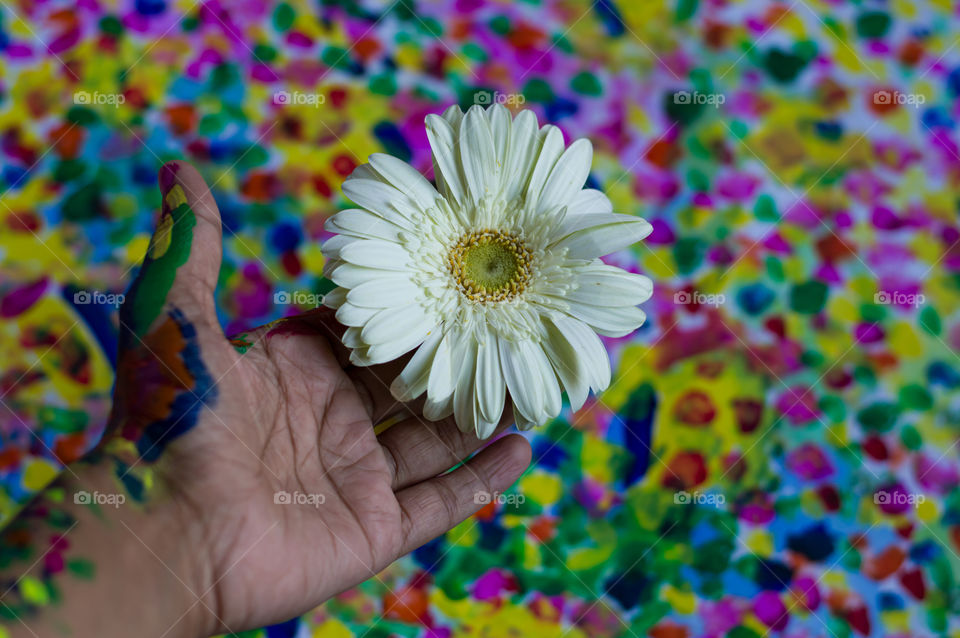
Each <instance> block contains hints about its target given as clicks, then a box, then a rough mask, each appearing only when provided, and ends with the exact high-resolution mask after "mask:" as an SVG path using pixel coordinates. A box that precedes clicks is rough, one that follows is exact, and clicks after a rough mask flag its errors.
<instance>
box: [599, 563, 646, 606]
mask: <svg viewBox="0 0 960 638" xmlns="http://www.w3.org/2000/svg"><path fill="white" fill-rule="evenodd" d="M649 583H650V579H649V578H647V577H646V576H645V575H644V574H643V572H642V571H640V570H631V571H629V572H626V573H623V574H614V575H612V576H611V577H610V578H608V579H607V581H606V583H604V592H606V593H607V595H609V596H610V597H611V598H613V599H614V600H616V601H617V602H618V603H620V606H621V607H622V608H623V609H633V608H634V607H636V606H637V605H638V604H639V603H640V600H641V597H642V596H643V592H644V589H645V588H646V587H647V586H648V585H649Z"/></svg>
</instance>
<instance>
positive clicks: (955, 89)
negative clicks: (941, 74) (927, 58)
mask: <svg viewBox="0 0 960 638" xmlns="http://www.w3.org/2000/svg"><path fill="white" fill-rule="evenodd" d="M947 91H948V92H949V93H950V95H952V96H953V97H957V96H958V95H960V67H957V68H956V69H954V70H953V71H950V75H948V76H947Z"/></svg>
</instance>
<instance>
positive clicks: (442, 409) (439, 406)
mask: <svg viewBox="0 0 960 638" xmlns="http://www.w3.org/2000/svg"><path fill="white" fill-rule="evenodd" d="M451 414H453V393H450V395H449V396H447V397H444V398H443V399H440V400H437V401H435V400H433V399H430V398H428V399H427V401H426V403H424V404H423V418H425V419H426V420H427V421H439V420H440V419H445V418H447V417H448V416H450V415H451Z"/></svg>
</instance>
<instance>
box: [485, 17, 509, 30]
mask: <svg viewBox="0 0 960 638" xmlns="http://www.w3.org/2000/svg"><path fill="white" fill-rule="evenodd" d="M488 24H489V25H490V30H491V31H493V32H494V33H496V34H497V35H507V34H508V33H510V18H508V17H507V16H495V17H493V18H491V20H490V22H489V23H488Z"/></svg>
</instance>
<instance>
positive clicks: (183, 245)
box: [121, 203, 197, 338]
mask: <svg viewBox="0 0 960 638" xmlns="http://www.w3.org/2000/svg"><path fill="white" fill-rule="evenodd" d="M170 216H171V217H172V218H173V224H172V225H171V227H170V230H169V232H170V235H171V236H170V245H169V246H168V247H167V251H166V252H165V253H163V254H162V255H161V256H159V257H158V258H156V259H151V258H150V256H149V254H148V255H147V257H146V259H145V260H144V262H143V266H142V267H141V268H140V274H139V275H138V276H137V279H136V281H135V282H134V283H133V286H132V287H131V289H130V293H129V294H128V295H127V300H126V301H125V303H124V304H123V308H122V309H121V312H122V315H121V316H122V317H123V319H124V322H125V323H126V324H127V326H126V327H127V328H129V329H130V330H132V331H133V333H134V334H135V335H137V336H138V337H140V338H143V337H144V335H146V333H147V330H148V329H149V328H150V325H151V324H152V323H153V322H154V320H156V318H157V317H158V316H160V312H161V311H162V310H163V306H164V304H165V303H166V301H167V294H168V293H169V292H170V288H172V287H173V282H174V280H175V279H176V276H177V269H178V268H180V266H182V265H183V264H185V263H187V259H189V258H190V247H191V245H192V244H193V227H194V226H196V224H197V217H196V215H195V214H194V212H193V209H192V208H190V206H189V205H187V204H185V203H184V204H180V205H179V206H177V208H176V209H174V210H173V211H171V212H170Z"/></svg>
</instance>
